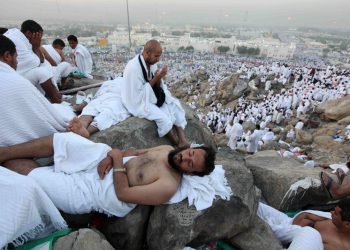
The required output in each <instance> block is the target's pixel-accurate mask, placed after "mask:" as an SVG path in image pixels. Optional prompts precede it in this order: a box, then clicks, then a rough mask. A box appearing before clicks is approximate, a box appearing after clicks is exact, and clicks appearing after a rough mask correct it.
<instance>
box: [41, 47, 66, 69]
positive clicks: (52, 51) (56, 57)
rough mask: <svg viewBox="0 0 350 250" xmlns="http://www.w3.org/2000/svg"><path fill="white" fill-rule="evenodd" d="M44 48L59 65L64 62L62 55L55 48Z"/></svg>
mask: <svg viewBox="0 0 350 250" xmlns="http://www.w3.org/2000/svg"><path fill="white" fill-rule="evenodd" d="M42 47H43V48H44V49H45V50H46V52H47V53H48V54H49V55H50V56H51V58H52V59H53V60H54V61H55V62H56V64H57V65H58V64H59V63H61V62H62V58H61V56H60V54H59V53H58V52H57V50H56V49H55V48H54V47H52V45H51V44H47V45H43V46H42Z"/></svg>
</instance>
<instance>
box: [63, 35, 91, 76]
mask: <svg viewBox="0 0 350 250" xmlns="http://www.w3.org/2000/svg"><path fill="white" fill-rule="evenodd" d="M67 40H68V42H69V46H70V47H71V48H72V52H73V63H74V66H76V67H77V71H78V72H75V73H74V74H75V75H78V76H83V77H86V78H90V79H92V78H93V77H92V75H91V71H92V57H91V54H90V52H89V51H88V49H87V48H85V47H84V46H83V45H81V44H78V38H77V37H76V36H74V35H69V36H68V37H67Z"/></svg>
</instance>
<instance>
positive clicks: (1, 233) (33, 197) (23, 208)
mask: <svg viewBox="0 0 350 250" xmlns="http://www.w3.org/2000/svg"><path fill="white" fill-rule="evenodd" d="M0 204H1V206H0V225H1V227H0V248H1V249H2V248H3V247H5V246H6V245H7V244H9V243H12V244H14V245H15V246H20V245H22V244H24V243H25V242H27V241H29V240H33V239H36V238H42V237H45V236H46V235H48V234H50V233H52V232H54V231H56V230H61V229H64V228H66V227H67V225H66V222H65V221H64V219H63V218H62V216H61V214H60V212H59V211H58V210H57V208H56V207H55V205H54V204H53V203H52V201H51V200H50V199H49V197H48V196H47V195H46V193H45V192H44V191H43V190H42V189H41V188H40V187H39V186H38V184H37V183H35V181H33V180H32V179H31V178H29V177H27V176H23V175H20V174H17V173H15V172H13V171H10V170H8V169H6V168H4V167H1V166H0Z"/></svg>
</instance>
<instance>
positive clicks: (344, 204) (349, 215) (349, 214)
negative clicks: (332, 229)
mask: <svg viewBox="0 0 350 250" xmlns="http://www.w3.org/2000/svg"><path fill="white" fill-rule="evenodd" d="M338 207H339V208H340V209H341V212H340V215H341V219H342V220H343V221H349V222H350V198H346V199H343V200H341V201H340V202H339V203H338Z"/></svg>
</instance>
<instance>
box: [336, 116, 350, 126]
mask: <svg viewBox="0 0 350 250" xmlns="http://www.w3.org/2000/svg"><path fill="white" fill-rule="evenodd" d="M337 123H338V125H341V126H347V125H348V124H350V116H347V117H345V118H343V119H341V120H339V121H338V122H337Z"/></svg>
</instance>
